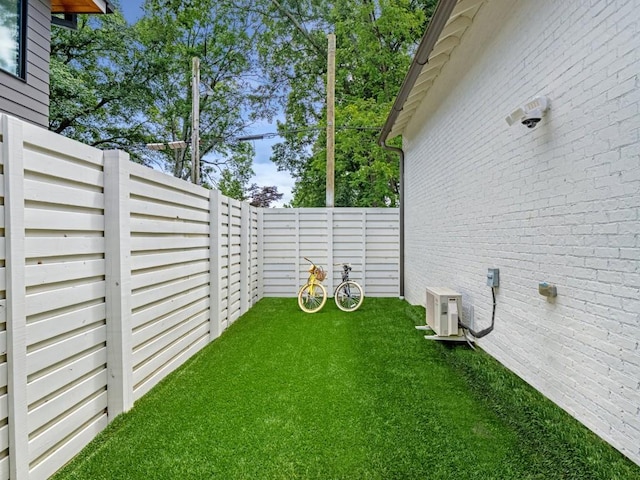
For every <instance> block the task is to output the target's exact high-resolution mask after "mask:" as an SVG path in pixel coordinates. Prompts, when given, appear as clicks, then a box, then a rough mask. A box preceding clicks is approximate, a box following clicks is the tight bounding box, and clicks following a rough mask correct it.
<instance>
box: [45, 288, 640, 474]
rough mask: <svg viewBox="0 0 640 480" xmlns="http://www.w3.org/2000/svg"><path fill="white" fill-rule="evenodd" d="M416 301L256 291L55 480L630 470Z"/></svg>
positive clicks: (638, 470)
mask: <svg viewBox="0 0 640 480" xmlns="http://www.w3.org/2000/svg"><path fill="white" fill-rule="evenodd" d="M423 319H424V309H422V308H420V307H411V306H409V305H408V304H407V303H406V302H403V301H400V300H397V299H372V298H367V299H366V300H365V302H364V304H363V306H362V308H361V309H360V310H358V311H356V312H352V313H344V312H341V311H339V310H338V309H337V308H336V306H335V305H334V304H333V303H331V302H327V305H326V306H325V308H324V309H323V310H322V311H321V312H319V313H317V314H313V315H308V314H305V313H302V312H301V311H300V310H299V309H298V307H297V303H296V300H295V299H272V298H269V299H264V300H262V301H260V302H259V303H258V304H257V305H256V306H255V307H254V308H253V309H252V310H251V311H250V312H249V313H247V314H246V315H244V316H243V317H242V318H241V319H240V320H238V321H237V322H236V323H235V324H234V325H232V326H231V327H230V328H229V329H228V330H227V331H226V332H225V333H224V334H223V336H222V337H221V338H219V339H218V340H216V341H215V342H213V343H212V344H210V345H209V346H208V347H207V348H205V349H204V350H203V351H201V352H200V353H199V354H197V355H196V356H195V357H194V358H193V359H191V360H190V361H189V362H187V364H186V365H184V366H183V367H182V368H181V369H179V370H178V371H176V372H174V373H173V374H172V375H170V376H169V377H168V378H167V379H165V381H163V382H162V383H161V384H160V385H158V386H157V387H156V388H155V389H153V390H152V391H151V392H150V393H149V394H148V395H146V396H145V397H144V398H143V399H141V400H139V401H138V402H137V403H136V405H135V407H134V408H133V410H131V411H130V412H128V413H126V414H124V415H121V416H120V417H118V418H117V419H116V420H115V421H114V422H113V423H112V424H111V425H110V426H109V428H107V429H106V430H105V431H104V432H103V433H102V434H101V435H100V436H99V437H98V438H96V440H95V441H94V442H93V443H91V444H90V445H89V446H88V447H87V448H86V449H85V450H84V451H83V452H82V453H81V454H80V455H79V456H78V457H77V458H76V459H75V460H74V461H73V462H72V463H71V464H69V465H68V466H67V467H66V468H65V469H64V470H62V471H61V472H59V474H58V475H57V476H56V477H55V478H56V479H58V480H60V479H127V480H131V479H145V480H146V479H160V478H163V479H209V478H219V479H296V478H299V479H384V480H387V479H482V480H485V479H518V480H521V479H545V480H546V479H640V467H638V466H636V465H634V464H633V463H632V462H630V461H629V460H627V459H625V458H624V457H623V456H622V455H621V454H619V453H618V452H617V451H615V450H614V449H613V448H611V447H609V446H608V445H607V444H605V443H604V442H602V441H601V440H599V439H598V438H597V437H596V436H595V435H593V434H592V433H591V432H589V431H588V430H587V429H586V428H584V427H583V426H582V425H580V424H579V423H578V422H577V421H575V420H574V419H572V418H571V417H570V416H569V415H567V414H565V413H564V412H563V411H561V410H560V409H559V408H557V407H556V406H554V405H553V404H552V403H551V402H549V401H547V400H546V399H544V398H543V397H542V396H541V395H540V394H538V393H537V392H536V391H534V390H533V389H531V388H530V387H529V386H527V385H526V384H524V383H523V382H522V381H521V380H519V379H518V378H517V377H515V376H514V375H513V374H511V373H509V372H508V371H506V370H505V369H504V368H502V367H501V366H500V365H499V364H498V363H497V362H495V361H494V360H493V359H492V358H490V357H489V356H488V355H486V354H484V353H483V352H482V351H479V350H477V351H472V350H470V349H469V348H468V347H467V346H465V345H459V346H452V345H443V344H440V343H436V342H428V341H426V340H424V339H423V337H422V333H421V332H419V331H417V330H415V329H414V325H417V324H421V323H424V320H423Z"/></svg>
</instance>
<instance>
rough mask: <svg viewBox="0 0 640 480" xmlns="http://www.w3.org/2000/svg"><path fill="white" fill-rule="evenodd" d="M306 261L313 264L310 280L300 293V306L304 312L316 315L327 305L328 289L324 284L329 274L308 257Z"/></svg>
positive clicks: (310, 268) (310, 269) (310, 270)
mask: <svg viewBox="0 0 640 480" xmlns="http://www.w3.org/2000/svg"><path fill="white" fill-rule="evenodd" d="M304 259H305V260H306V261H307V262H309V263H310V264H311V267H309V278H308V279H307V283H305V284H304V285H303V286H302V287H301V288H300V291H299V292H298V305H299V306H300V309H301V310H302V311H303V312H307V313H315V312H317V311H318V310H320V309H321V308H322V307H324V304H325V303H327V289H326V288H324V285H322V283H320V282H322V281H323V280H324V279H325V277H326V276H327V274H326V273H325V272H324V270H323V269H322V267H318V266H317V265H316V264H314V263H313V262H312V261H311V260H309V259H308V258H307V257H304Z"/></svg>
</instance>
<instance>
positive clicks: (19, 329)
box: [0, 116, 29, 480]
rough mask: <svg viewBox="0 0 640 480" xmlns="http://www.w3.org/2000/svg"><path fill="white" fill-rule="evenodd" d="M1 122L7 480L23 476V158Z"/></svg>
mask: <svg viewBox="0 0 640 480" xmlns="http://www.w3.org/2000/svg"><path fill="white" fill-rule="evenodd" d="M0 119H1V120H2V138H3V141H2V159H3V162H4V212H5V224H4V228H5V242H6V256H5V258H6V260H5V275H6V297H7V298H6V300H4V302H3V303H4V305H5V306H6V328H7V339H6V341H7V370H8V371H7V390H8V391H9V405H8V407H9V411H8V422H9V471H10V477H11V478H12V479H18V480H20V479H23V478H25V479H26V478H28V476H29V438H28V435H29V430H28V426H27V414H28V410H27V405H28V401H27V317H26V306H25V301H26V286H25V238H24V237H25V227H24V208H25V207H24V156H23V137H22V126H21V124H20V121H19V120H16V119H15V118H11V117H8V116H2V117H0Z"/></svg>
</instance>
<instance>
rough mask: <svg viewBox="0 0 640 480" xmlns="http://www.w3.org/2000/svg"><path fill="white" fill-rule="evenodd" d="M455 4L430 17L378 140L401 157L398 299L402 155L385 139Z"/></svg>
mask: <svg viewBox="0 0 640 480" xmlns="http://www.w3.org/2000/svg"><path fill="white" fill-rule="evenodd" d="M457 3H458V0H439V2H438V5H437V6H436V9H435V11H434V12H433V16H432V17H431V20H430V21H429V25H428V27H427V30H426V32H425V33H424V36H423V37H422V40H421V41H420V45H418V49H417V51H416V54H415V56H414V57H413V61H412V62H411V65H410V66H409V71H408V72H407V76H406V77H405V79H404V82H403V84H402V86H401V87H400V91H399V92H398V96H397V97H396V101H395V102H394V104H393V107H392V108H391V112H390V113H389V116H388V117H387V121H386V122H385V124H384V126H383V127H382V130H381V131H380V136H379V137H378V145H380V146H381V147H382V148H384V149H385V150H389V151H391V152H395V153H397V154H398V155H399V156H400V298H404V151H403V150H402V149H401V148H398V147H392V146H391V145H387V139H388V137H389V134H390V133H391V129H392V128H393V125H394V123H395V122H396V120H397V119H398V115H400V112H401V111H402V109H403V108H404V103H405V102H406V101H407V98H408V97H409V93H411V89H412V88H413V86H414V85H415V83H416V81H417V80H418V76H419V75H420V73H421V72H422V67H423V66H424V65H426V64H427V62H428V61H429V56H430V55H431V52H432V51H433V47H434V46H435V44H436V42H437V41H438V38H439V37H440V34H441V33H442V30H443V29H444V27H445V25H446V24H447V21H448V20H449V18H450V17H451V12H453V9H454V7H455V6H456V5H457Z"/></svg>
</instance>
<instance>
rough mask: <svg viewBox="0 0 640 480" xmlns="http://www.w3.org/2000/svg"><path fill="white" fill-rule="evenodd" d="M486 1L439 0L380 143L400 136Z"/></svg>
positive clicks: (381, 135) (381, 134)
mask: <svg viewBox="0 0 640 480" xmlns="http://www.w3.org/2000/svg"><path fill="white" fill-rule="evenodd" d="M484 2H485V0H440V1H439V2H438V6H437V7H436V10H435V12H434V13H433V16H432V17H431V20H430V21H429V26H428V27H427V30H426V32H425V34H424V36H423V37H422V41H421V42H420V45H419V46H418V49H417V51H416V54H415V56H414V58H413V61H412V62H411V66H410V67H409V71H408V73H407V76H406V77H405V79H404V82H403V84H402V87H401V88H400V92H398V96H397V97H396V101H395V103H394V104H393V107H392V109H391V112H389V116H388V117H387V121H386V122H385V124H384V126H383V127H382V131H381V133H380V137H379V138H378V143H379V144H380V145H384V143H385V142H386V141H387V140H390V139H392V138H394V137H396V136H398V135H401V134H402V133H403V131H404V129H405V127H406V126H407V124H408V123H409V121H410V120H411V119H412V118H413V115H414V113H415V112H416V109H417V108H418V106H419V105H420V104H421V103H422V101H423V100H424V98H425V97H426V96H427V93H428V91H429V89H430V88H431V85H433V83H434V81H435V80H436V78H437V77H438V75H439V74H440V71H441V70H442V68H443V67H444V66H445V65H446V64H447V62H448V61H449V58H450V57H451V55H452V53H453V51H454V50H455V48H456V47H457V46H458V45H459V44H460V40H461V38H462V35H464V32H466V31H467V29H468V28H469V27H470V26H471V25H472V23H473V18H474V17H475V15H476V14H477V13H478V10H480V7H481V6H482V4H483V3H484Z"/></svg>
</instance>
